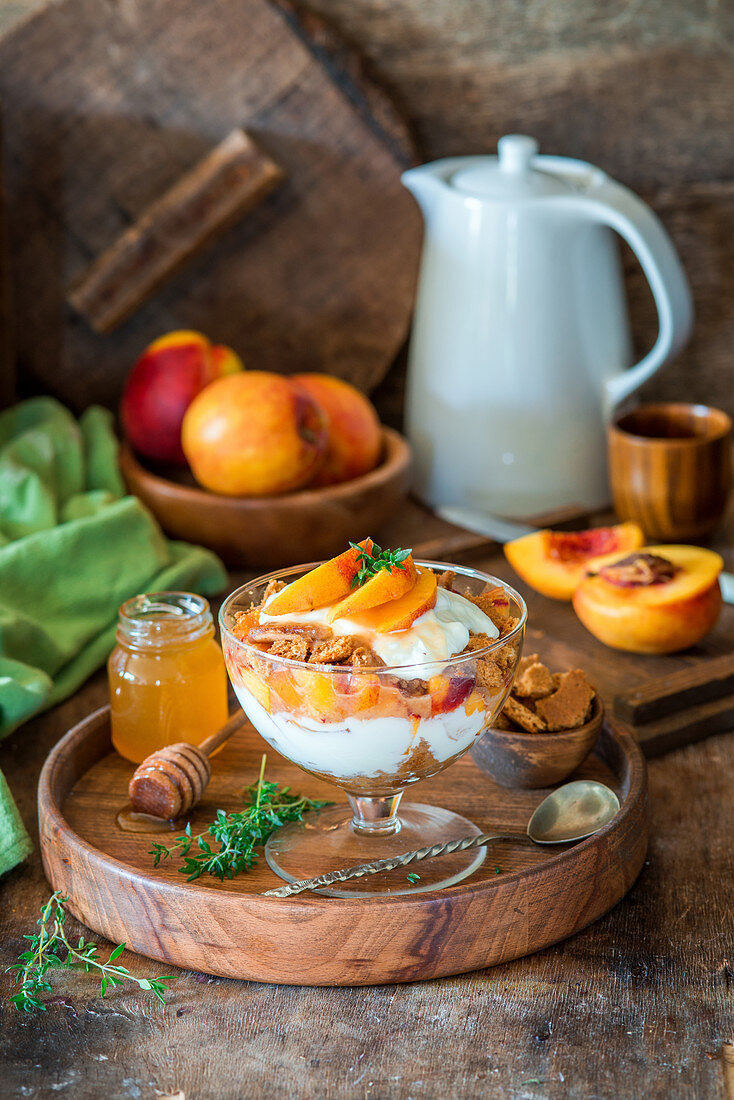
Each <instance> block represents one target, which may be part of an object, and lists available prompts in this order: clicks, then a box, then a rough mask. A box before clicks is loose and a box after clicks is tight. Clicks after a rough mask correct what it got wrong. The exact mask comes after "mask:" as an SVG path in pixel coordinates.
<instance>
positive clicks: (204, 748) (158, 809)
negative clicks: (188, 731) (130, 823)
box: [128, 711, 245, 821]
mask: <svg viewBox="0 0 734 1100" xmlns="http://www.w3.org/2000/svg"><path fill="white" fill-rule="evenodd" d="M244 721H245V716H244V714H243V713H242V712H241V711H240V713H239V714H235V715H233V717H232V718H230V720H229V721H228V722H227V723H226V725H224V726H222V728H221V729H220V730H217V732H216V733H213V734H212V735H211V737H207V739H206V740H205V741H202V742H201V744H200V745H190V744H189V743H188V742H187V741H179V742H178V743H177V744H175V745H167V746H166V748H165V749H157V750H156V752H152V753H151V754H150V756H146V758H145V760H144V761H143V763H142V764H140V765H139V767H137V768H136V769H135V773H134V774H133V777H132V779H131V780H130V785H129V787H128V794H129V796H130V802H131V804H132V808H133V810H134V811H135V813H139V814H149V815H150V816H151V817H160V818H161V819H162V820H166V821H172V820H173V819H174V818H176V817H180V816H181V815H182V814H187V813H188V812H189V810H190V809H191V808H192V807H193V806H195V805H196V803H197V802H198V801H199V800H200V798H201V796H202V795H203V793H204V791H205V790H206V787H207V784H208V783H209V780H210V779H211V777H212V766H211V764H210V763H209V754H210V753H212V752H214V750H215V749H218V748H219V746H220V745H223V744H224V742H225V741H228V740H229V738H230V737H231V736H232V734H233V733H236V732H237V730H238V729H239V728H240V727H241V726H242V725H243V723H244Z"/></svg>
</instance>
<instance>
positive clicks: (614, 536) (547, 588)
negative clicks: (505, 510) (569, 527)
mask: <svg viewBox="0 0 734 1100" xmlns="http://www.w3.org/2000/svg"><path fill="white" fill-rule="evenodd" d="M644 541H645V536H644V535H643V533H642V529H641V528H640V527H638V526H637V524H636V523H620V524H618V525H617V526H616V527H592V528H590V529H589V530H587V531H535V532H533V534H532V535H523V536H522V538H519V539H513V541H512V542H508V543H506V545H505V557H506V558H507V560H508V561H509V563H510V565H511V566H512V568H513V569H514V570H515V572H516V573H517V574H518V575H519V576H520V577H522V579H523V580H524V581H525V582H526V583H527V584H529V585H530V587H531V588H534V589H535V590H536V592H540V593H541V595H543V596H550V598H551V599H553V600H570V599H571V597H572V596H573V593H574V590H575V588H576V586H577V585H578V584H579V583H580V582H581V580H582V578H583V576H584V573H585V567H586V564H587V562H588V561H590V560H591V559H592V558H597V557H599V556H600V555H601V554H610V553H612V552H617V551H620V552H621V551H624V552H628V551H630V550H636V549H637V548H638V547H639V546H642V544H643V542H644Z"/></svg>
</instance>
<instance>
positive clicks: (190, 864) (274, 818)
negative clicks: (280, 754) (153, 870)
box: [148, 756, 330, 882]
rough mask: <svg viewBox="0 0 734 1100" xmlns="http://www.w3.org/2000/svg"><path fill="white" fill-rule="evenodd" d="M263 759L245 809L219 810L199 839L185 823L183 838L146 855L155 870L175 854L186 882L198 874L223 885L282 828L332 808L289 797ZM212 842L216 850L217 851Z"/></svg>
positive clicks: (247, 865)
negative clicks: (310, 813) (270, 775)
mask: <svg viewBox="0 0 734 1100" xmlns="http://www.w3.org/2000/svg"><path fill="white" fill-rule="evenodd" d="M265 761H266V757H265V756H263V758H262V764H261V766H260V778H259V779H258V781H257V783H253V784H252V785H251V786H249V787H246V788H245V800H246V801H245V807H244V809H243V810H240V811H237V812H235V813H230V814H227V813H225V812H224V810H217V816H216V818H215V819H214V821H213V822H212V823H211V825H208V826H207V828H206V829H205V830H204V832H203V833H199V835H198V836H195V837H194V836H192V835H191V825H190V824H188V825H187V826H186V830H185V832H184V833H183V835H182V836H179V837H176V839H175V840H174V842H173V844H172V845H170V846H167V845H165V844H155V843H154V844H153V847H152V848H151V849H150V852H149V853H148V854H149V855H151V856H153V866H154V867H157V866H158V865H159V864H160V863H161V861H163V860H166V859H172V858H173V857H174V856H179V857H180V858H181V859H182V860H183V863H182V865H181V866H180V867H179V868H178V870H179V872H180V874H182V875H186V881H187V882H192V881H193V880H194V879H197V878H199V876H200V875H214V877H215V878H218V879H219V880H220V882H224V880H225V878H228V879H231V878H234V877H235V875H239V874H243V873H246V872H247V871H249V870H251V869H252V868H253V867H255V866H256V864H257V861H258V853H257V849H258V848H261V847H262V846H263V845H264V844H265V842H266V841H267V839H268V837H269V836H270V835H271V834H272V833H274V832H275V830H276V829H279V828H280V827H281V825H285V824H286V823H287V822H289V821H301V820H302V818H303V815H304V814H305V813H307V812H308V811H309V810H320V809H322V807H324V806H328V805H330V803H328V802H318V801H314V800H312V799H310V798H305V797H304V796H303V795H300V794H291V789H290V787H283V788H281V787H280V786H279V784H278V783H271V782H269V781H268V780H266V779H265ZM214 844H217V845H218V847H216V848H215V847H214Z"/></svg>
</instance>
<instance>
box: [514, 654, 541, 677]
mask: <svg viewBox="0 0 734 1100" xmlns="http://www.w3.org/2000/svg"><path fill="white" fill-rule="evenodd" d="M539 661H540V657H539V656H538V654H537V653H528V654H527V656H525V657H521V658H520V660H519V661H518V663H517V674H518V676H522V674H523V672H524V671H525V669H526V668H530V666H531V665H537V664H538V662H539Z"/></svg>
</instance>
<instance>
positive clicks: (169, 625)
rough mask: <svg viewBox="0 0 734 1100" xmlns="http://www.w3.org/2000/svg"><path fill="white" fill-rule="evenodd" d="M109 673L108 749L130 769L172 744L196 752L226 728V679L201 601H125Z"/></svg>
mask: <svg viewBox="0 0 734 1100" xmlns="http://www.w3.org/2000/svg"><path fill="white" fill-rule="evenodd" d="M107 672H108V676H109V684H110V708H111V720H112V744H113V745H114V746H115V748H116V749H117V751H118V752H119V753H120V755H121V756H124V757H125V758H126V759H127V760H131V761H132V762H133V763H134V764H140V763H141V762H142V761H143V760H144V759H145V758H146V756H149V755H150V753H152V752H155V750H156V749H162V748H164V747H165V746H166V745H172V744H175V743H176V742H177V741H189V742H191V743H192V744H194V745H198V744H200V743H201V742H202V741H204V740H205V739H206V738H207V737H209V735H210V734H212V733H214V732H215V731H216V730H218V729H219V728H220V727H221V726H223V725H224V724H225V722H226V721H227V711H228V706H227V672H226V669H225V667H224V658H223V657H222V651H221V649H220V648H219V646H218V645H217V643H216V641H215V640H214V623H213V621H212V614H211V611H210V609H209V604H208V603H207V601H206V600H205V599H204V598H203V597H202V596H195V595H193V594H192V593H190V592H154V593H151V594H149V595H146V596H134V597H133V598H132V599H130V600H127V601H126V602H125V603H124V604H123V605H122V607H121V608H120V618H119V622H118V626H117V646H116V647H115V649H114V650H113V651H112V654H111V655H110V659H109V662H108V664H107Z"/></svg>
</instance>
